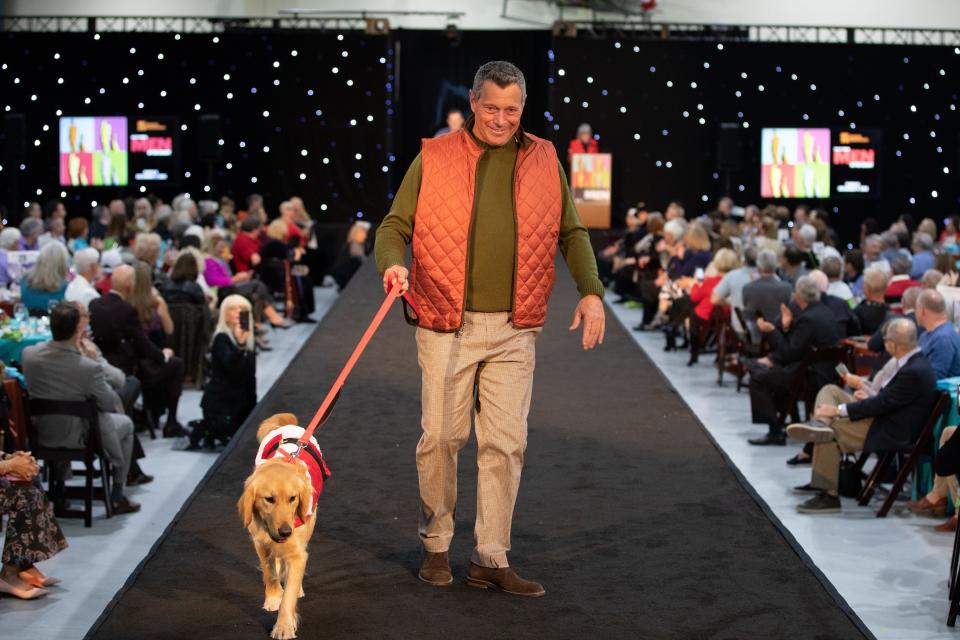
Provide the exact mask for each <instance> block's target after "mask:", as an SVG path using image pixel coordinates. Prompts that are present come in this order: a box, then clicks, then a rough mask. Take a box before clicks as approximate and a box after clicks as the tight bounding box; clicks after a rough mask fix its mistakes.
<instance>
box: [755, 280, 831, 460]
mask: <svg viewBox="0 0 960 640" xmlns="http://www.w3.org/2000/svg"><path fill="white" fill-rule="evenodd" d="M793 301H794V303H795V304H796V306H797V307H798V308H799V310H800V312H799V313H798V314H797V316H796V318H794V313H793V312H792V311H791V310H790V309H789V308H788V307H787V306H786V305H781V307H780V323H779V326H776V325H774V324H773V323H772V322H770V321H768V320H765V319H764V318H759V319H757V327H758V328H759V329H760V331H761V332H762V333H763V334H764V335H765V336H766V338H767V340H768V341H769V343H770V347H771V349H772V350H771V352H770V355H769V356H765V357H763V358H760V359H759V360H755V361H749V362H745V364H747V368H748V370H749V371H750V409H751V413H752V420H753V423H754V424H766V425H767V426H768V432H767V434H766V435H765V436H763V437H761V438H753V439H751V440H749V442H750V444H754V445H784V444H786V435H785V434H784V432H783V422H782V419H781V416H780V413H781V411H782V410H783V408H784V407H783V405H784V400H785V399H786V398H787V397H788V396H789V394H790V387H791V385H792V384H794V379H795V377H796V374H797V371H798V370H799V368H800V365H801V362H802V360H803V357H804V355H805V354H806V353H807V351H808V350H809V349H810V348H811V347H827V346H833V345H834V344H836V343H837V341H838V340H839V339H840V336H839V331H838V330H837V322H836V319H835V318H834V316H833V313H832V312H831V311H830V309H828V308H827V307H826V306H824V305H823V304H821V303H820V289H819V287H818V286H817V283H816V282H815V281H814V279H813V278H811V277H809V276H803V277H801V278H800V279H799V280H797V285H796V291H795V292H794V294H793ZM809 373H816V374H817V376H818V377H828V378H829V377H832V373H831V374H829V376H828V375H827V374H826V372H821V371H819V370H818V371H816V372H809Z"/></svg>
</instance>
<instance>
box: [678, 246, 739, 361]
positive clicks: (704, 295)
mask: <svg viewBox="0 0 960 640" xmlns="http://www.w3.org/2000/svg"><path fill="white" fill-rule="evenodd" d="M739 263H740V261H739V260H738V259H737V254H736V253H734V252H733V250H731V249H720V250H719V251H717V255H716V256H715V257H714V258H713V262H711V263H710V264H709V265H707V269H706V273H705V275H704V278H703V280H702V281H699V282H695V283H694V284H693V286H692V287H690V298H689V303H688V304H687V305H680V304H679V301H678V302H677V303H674V305H673V307H672V308H671V309H670V312H671V316H672V317H671V322H673V323H676V322H677V320H678V319H677V317H676V315H675V312H676V311H677V310H678V309H679V308H680V307H681V306H686V307H687V311H686V314H685V315H686V316H687V317H688V318H689V323H690V360H689V361H688V362H687V366H688V367H691V366H693V365H694V364H696V363H697V360H698V358H699V355H700V349H701V347H702V345H701V344H700V340H699V337H698V335H699V334H700V333H701V332H702V330H703V329H704V328H706V327H708V326H709V323H710V319H711V317H712V316H713V309H714V303H713V291H714V289H715V288H716V287H717V285H718V284H719V283H720V281H721V280H722V279H723V277H724V276H725V275H727V274H728V273H730V272H731V271H732V270H733V269H736V268H737V267H738V266H739ZM691 309H692V312H691ZM685 319H686V318H685ZM681 322H682V320H681Z"/></svg>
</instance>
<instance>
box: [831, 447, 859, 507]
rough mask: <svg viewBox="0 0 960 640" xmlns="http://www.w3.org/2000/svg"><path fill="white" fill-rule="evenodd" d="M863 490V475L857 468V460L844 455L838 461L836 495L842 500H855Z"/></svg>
mask: <svg viewBox="0 0 960 640" xmlns="http://www.w3.org/2000/svg"><path fill="white" fill-rule="evenodd" d="M862 488H863V473H862V472H861V471H860V467H858V466H857V460H856V458H854V457H853V456H851V455H844V456H843V459H842V460H840V476H839V479H838V482H837V493H839V494H840V495H841V496H843V497H844V498H856V497H857V496H858V495H860V490H861V489H862Z"/></svg>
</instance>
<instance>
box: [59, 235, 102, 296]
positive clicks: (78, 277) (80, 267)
mask: <svg viewBox="0 0 960 640" xmlns="http://www.w3.org/2000/svg"><path fill="white" fill-rule="evenodd" d="M73 271H74V276H73V280H71V281H70V284H68V285H67V289H66V292H65V293H64V299H65V300H68V301H71V302H73V301H76V302H79V303H80V304H82V305H83V308H84V309H87V308H88V307H89V305H90V301H91V300H93V299H94V298H99V297H100V292H99V291H97V289H96V287H94V286H93V283H94V282H96V281H97V277H98V276H99V275H100V252H98V251H97V250H96V249H93V248H91V247H87V248H86V249H80V250H79V251H77V252H76V254H75V255H74V256H73Z"/></svg>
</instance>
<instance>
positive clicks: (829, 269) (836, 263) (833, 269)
mask: <svg viewBox="0 0 960 640" xmlns="http://www.w3.org/2000/svg"><path fill="white" fill-rule="evenodd" d="M820 267H821V269H822V270H823V272H824V273H825V274H826V275H827V280H829V282H830V284H829V285H828V286H827V293H829V294H830V295H831V296H835V297H837V298H840V299H841V300H843V301H844V302H849V301H850V300H852V299H853V290H852V289H851V288H850V285H848V284H847V283H846V282H844V281H843V260H841V259H840V258H838V257H836V256H827V257H825V258H824V259H823V261H822V262H821V263H820Z"/></svg>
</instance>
